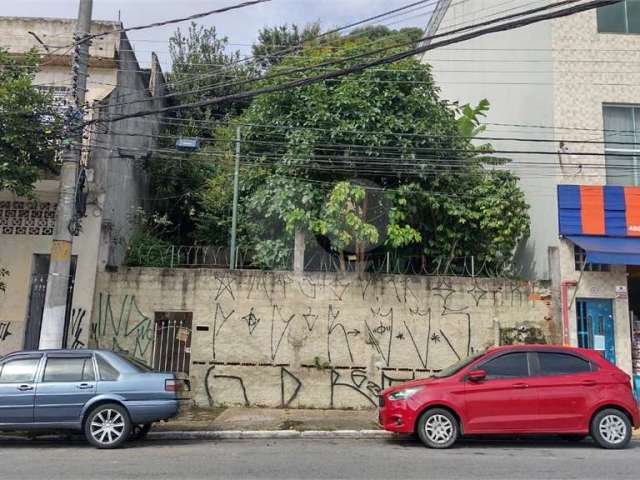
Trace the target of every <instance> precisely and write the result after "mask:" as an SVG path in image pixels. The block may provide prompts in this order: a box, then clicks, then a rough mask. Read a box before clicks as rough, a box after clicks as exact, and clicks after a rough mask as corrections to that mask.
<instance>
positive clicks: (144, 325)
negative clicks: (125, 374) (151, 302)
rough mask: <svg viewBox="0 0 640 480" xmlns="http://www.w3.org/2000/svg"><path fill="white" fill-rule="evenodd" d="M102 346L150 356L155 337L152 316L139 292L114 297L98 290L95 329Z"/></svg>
mask: <svg viewBox="0 0 640 480" xmlns="http://www.w3.org/2000/svg"><path fill="white" fill-rule="evenodd" d="M93 335H94V338H95V340H96V343H98V346H99V347H101V348H110V349H112V350H114V351H117V352H127V353H129V354H130V355H132V356H133V357H135V358H138V359H142V360H148V357H149V355H150V352H151V349H150V348H149V347H150V346H151V343H152V341H153V325H152V322H151V319H150V318H149V317H147V316H146V315H145V314H144V313H142V312H141V311H140V309H139V308H138V304H137V302H136V297H135V295H125V296H124V297H123V298H122V300H121V301H119V302H118V301H113V300H112V296H111V295H110V294H103V293H99V294H98V321H97V323H96V325H95V329H94V332H93Z"/></svg>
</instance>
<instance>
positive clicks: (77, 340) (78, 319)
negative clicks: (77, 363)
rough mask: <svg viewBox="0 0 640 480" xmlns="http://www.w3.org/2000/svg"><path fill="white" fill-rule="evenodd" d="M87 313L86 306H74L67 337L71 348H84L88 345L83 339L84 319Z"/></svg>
mask: <svg viewBox="0 0 640 480" xmlns="http://www.w3.org/2000/svg"><path fill="white" fill-rule="evenodd" d="M86 315H87V311H86V310H85V309H84V308H72V309H71V317H70V319H69V332H68V338H67V344H68V345H69V348H73V349H76V348H84V347H85V346H86V345H85V343H84V342H83V341H82V340H81V338H82V332H83V330H84V320H85V316H86Z"/></svg>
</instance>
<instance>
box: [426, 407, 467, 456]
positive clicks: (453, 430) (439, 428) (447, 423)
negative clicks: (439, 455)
mask: <svg viewBox="0 0 640 480" xmlns="http://www.w3.org/2000/svg"><path fill="white" fill-rule="evenodd" d="M459 428H460V427H459V425H458V420H457V419H456V417H455V416H454V415H453V414H452V413H451V412H450V411H448V410H445V409H442V408H434V409H432V410H427V411H426V412H425V413H423V414H422V416H421V417H420V420H418V436H419V437H420V440H422V443H424V444H425V445H426V446H427V447H429V448H449V447H450V446H451V445H453V444H454V443H455V442H456V440H457V439H458V433H459Z"/></svg>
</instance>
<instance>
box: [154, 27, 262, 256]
mask: <svg viewBox="0 0 640 480" xmlns="http://www.w3.org/2000/svg"><path fill="white" fill-rule="evenodd" d="M169 51H170V54H171V61H172V69H171V72H170V73H169V74H168V80H169V85H170V86H171V88H172V91H171V94H172V95H174V96H175V101H176V102H181V103H184V102H195V101H199V100H203V99H205V98H209V97H210V96H218V95H228V94H231V93H235V92H237V91H239V90H240V89H241V88H242V87H241V86H239V85H230V84H231V83H234V82H237V81H238V80H242V79H245V78H249V77H251V76H252V75H255V74H256V73H255V69H253V68H250V67H248V66H247V65H246V64H245V63H243V62H241V61H240V54H239V52H237V51H231V50H230V49H229V44H228V40H227V38H226V37H220V36H218V33H217V31H216V29H215V27H210V28H206V27H203V26H198V25H196V24H195V23H193V24H191V25H190V26H189V29H188V31H187V32H186V33H183V32H182V31H181V30H180V29H177V30H176V32H175V34H174V35H173V36H172V37H171V38H170V39H169ZM247 105H248V103H246V102H244V103H243V102H225V103H221V104H218V105H211V106H207V107H201V108H192V109H187V110H181V111H179V112H177V113H176V114H175V116H174V117H169V118H167V119H166V123H165V127H164V128H163V130H162V132H161V135H162V136H161V140H160V142H159V143H160V147H161V149H162V151H161V152H157V153H156V154H155V155H153V156H152V157H151V158H150V159H149V160H148V163H147V170H148V172H149V178H150V182H151V184H150V188H151V192H152V199H153V206H152V210H153V211H154V212H155V213H157V214H158V215H161V216H166V218H167V219H168V221H169V223H170V225H171V227H170V228H167V229H165V230H164V231H163V232H162V234H161V235H162V238H163V239H165V240H169V241H171V242H173V243H180V244H190V243H192V242H193V241H194V239H195V238H194V231H195V229H196V218H197V216H198V212H200V211H201V210H202V208H203V207H202V206H201V195H200V192H202V191H203V190H208V187H207V182H209V181H210V179H211V178H212V177H214V176H216V175H217V174H219V173H220V172H221V171H222V170H224V165H222V166H221V163H224V162H223V160H224V156H222V157H221V155H220V154H219V150H220V149H219V147H217V146H216V145H215V143H212V142H211V139H212V136H213V133H214V131H215V130H216V128H217V127H218V124H219V123H220V122H224V121H225V120H226V119H227V118H228V117H230V116H234V115H237V114H238V113H239V112H242V111H243V109H244V108H246V106H247ZM179 137H196V138H198V139H200V141H201V143H203V144H205V143H207V142H209V143H210V146H209V148H208V149H207V150H206V151H199V152H195V153H193V152H184V151H178V150H177V149H176V140H177V138H179ZM210 186H211V185H209V187H210ZM212 240H217V239H216V238H212Z"/></svg>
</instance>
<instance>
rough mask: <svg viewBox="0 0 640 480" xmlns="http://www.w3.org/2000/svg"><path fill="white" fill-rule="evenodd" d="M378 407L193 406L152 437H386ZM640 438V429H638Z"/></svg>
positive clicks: (157, 426) (159, 427)
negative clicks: (378, 421) (368, 408)
mask: <svg viewBox="0 0 640 480" xmlns="http://www.w3.org/2000/svg"><path fill="white" fill-rule="evenodd" d="M393 436H394V434H393V433H391V432H386V431H384V430H381V429H380V427H379V425H378V423H377V410H315V409H307V410H305V409H279V408H255V407H254V408H237V407H236V408H211V409H209V408H207V409H202V408H191V409H188V410H184V411H183V413H181V414H180V416H178V417H176V418H175V419H172V420H170V421H168V422H162V423H156V424H155V425H154V426H153V430H152V431H151V433H150V438H157V439H175V440H188V439H211V440H215V439H241V438H298V437H313V438H316V437H335V438H345V437H348V438H385V437H393ZM633 437H634V438H640V430H634V432H633Z"/></svg>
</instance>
